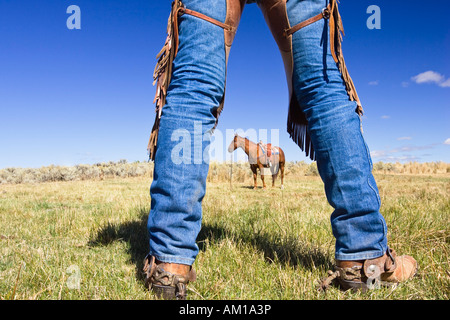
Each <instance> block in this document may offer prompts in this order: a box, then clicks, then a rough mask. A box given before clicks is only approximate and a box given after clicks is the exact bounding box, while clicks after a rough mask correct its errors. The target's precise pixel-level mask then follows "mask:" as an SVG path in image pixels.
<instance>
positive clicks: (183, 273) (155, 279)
mask: <svg viewBox="0 0 450 320" xmlns="http://www.w3.org/2000/svg"><path fill="white" fill-rule="evenodd" d="M144 274H145V286H146V287H147V288H148V289H149V290H152V291H153V292H154V293H155V294H156V296H157V297H158V298H160V299H164V300H175V299H176V300H186V297H187V284H188V283H189V281H195V279H196V274H195V271H194V270H193V269H192V267H191V266H189V265H185V264H177V263H164V262H160V261H158V260H156V259H155V257H153V256H150V255H148V256H147V257H145V260H144Z"/></svg>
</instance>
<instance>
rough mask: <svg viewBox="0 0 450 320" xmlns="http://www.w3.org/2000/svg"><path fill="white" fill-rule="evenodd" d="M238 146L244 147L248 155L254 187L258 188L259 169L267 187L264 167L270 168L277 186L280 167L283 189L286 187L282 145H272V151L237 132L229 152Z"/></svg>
mask: <svg viewBox="0 0 450 320" xmlns="http://www.w3.org/2000/svg"><path fill="white" fill-rule="evenodd" d="M268 146H270V145H268ZM237 148H242V150H244V152H245V153H246V154H247V156H248V162H249V163H250V169H251V170H252V172H253V180H254V189H256V188H257V182H256V178H257V170H258V169H259V172H260V174H261V180H262V183H263V187H264V188H266V183H265V182H264V175H263V171H264V168H270V171H271V174H272V187H274V186H275V180H276V178H277V175H278V169H279V170H280V171H281V189H283V188H284V187H283V179H284V164H285V157H284V152H283V150H282V149H281V148H280V147H277V146H276V147H274V146H270V149H271V151H272V152H270V151H269V150H268V148H265V147H264V146H262V145H261V144H259V143H258V144H256V143H254V142H252V141H250V140H248V139H247V138H242V137H240V136H239V135H237V134H235V136H234V139H233V141H232V142H231V143H230V145H229V147H228V152H233V151H234V150H236V149H237ZM264 149H265V150H264ZM274 151H275V152H274ZM270 153H271V154H270Z"/></svg>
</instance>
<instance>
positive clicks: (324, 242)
mask: <svg viewBox="0 0 450 320" xmlns="http://www.w3.org/2000/svg"><path fill="white" fill-rule="evenodd" d="M125 165H130V166H133V165H134V166H136V168H140V166H141V165H142V166H144V165H145V166H147V167H149V168H151V164H145V163H135V164H127V163H121V164H114V165H113V166H116V167H119V166H125ZM375 166H376V164H375ZM104 167H105V168H104V170H107V169H108V168H107V167H108V166H107V165H104ZM393 167H394V168H397V169H396V170H404V172H403V173H402V172H399V171H397V172H395V173H392V172H391V171H389V170H392V169H388V168H391V165H388V164H383V165H382V166H381V165H380V167H379V168H378V169H377V170H376V171H375V175H376V179H377V182H378V185H379V189H380V196H381V198H382V212H383V215H384V216H385V218H386V221H387V223H388V226H389V231H388V237H389V243H390V246H391V247H393V248H394V249H396V251H397V252H399V253H400V254H403V253H407V254H411V255H413V256H414V257H415V258H416V259H417V260H418V262H419V264H420V271H419V274H418V275H417V276H416V278H415V279H413V280H412V281H409V282H407V283H405V284H402V285H401V286H399V287H398V288H397V289H395V290H391V289H379V290H373V291H371V292H369V293H367V294H361V293H350V292H346V293H344V292H341V291H339V290H337V289H335V288H331V289H330V290H329V291H328V292H327V293H326V294H323V293H319V292H318V291H317V290H316V284H317V281H318V280H319V279H320V278H322V277H323V276H324V275H325V274H326V271H327V270H328V269H329V268H331V266H332V264H333V255H334V239H333V236H332V234H331V227H330V225H329V215H330V213H331V211H332V208H331V207H330V206H329V205H328V203H327V202H326V199H325V196H324V192H323V185H322V182H321V181H320V178H319V177H318V176H317V172H316V171H315V170H314V165H308V164H305V163H289V164H288V166H287V170H286V182H285V189H284V190H281V189H279V188H273V189H272V188H268V189H267V190H263V189H257V190H252V189H251V188H249V187H250V186H251V184H252V178H251V173H250V170H249V169H248V166H247V165H245V164H233V181H232V184H230V181H229V177H230V175H229V169H230V168H229V165H226V164H222V165H219V164H211V170H210V175H209V177H208V189H207V195H206V197H205V199H204V203H203V210H204V211H203V213H204V217H203V228H202V230H201V232H200V234H199V237H198V239H197V240H198V245H199V248H200V253H199V256H198V258H197V260H196V262H195V264H194V267H195V269H196V270H197V274H198V280H197V281H196V282H194V283H192V284H191V285H190V288H191V293H190V298H191V299H208V300H212V299H257V300H259V299H261V300H263V299H275V300H281V299H283V300H296V299H312V300H316V299H442V300H448V299H449V298H450V268H449V262H450V261H449V254H450V252H449V251H450V250H449V249H450V248H449V244H450V230H449V223H450V214H449V213H450V197H449V194H450V174H449V173H448V167H449V165H448V164H442V163H437V164H427V166H425V165H423V164H411V165H410V166H405V165H400V166H397V167H396V165H395V164H394V165H393ZM424 167H425V168H426V169H425V170H424V171H423V170H422V169H423V168H424ZM428 168H430V169H428ZM22 170H26V169H22ZM383 170H386V174H385V173H384V171H383ZM411 170H413V172H415V173H416V174H410V173H408V171H410V172H411ZM414 170H417V171H414ZM427 170H428V171H427ZM10 171H11V170H10ZM143 171H144V172H145V173H144V174H138V175H136V176H130V175H129V174H127V173H126V170H123V171H118V172H125V173H123V176H122V177H120V176H119V175H111V176H103V177H101V176H94V177H93V178H91V179H88V178H82V177H81V176H78V177H77V178H74V179H72V180H70V181H50V182H45V183H37V182H25V181H24V180H22V183H2V184H0V297H1V299H139V300H140V299H154V296H153V295H152V294H151V293H148V292H147V291H146V290H145V288H144V286H143V282H142V275H141V273H140V270H141V268H142V260H143V258H144V256H145V255H146V253H147V250H148V242H147V241H148V237H147V232H146V220H147V215H148V210H149V207H150V195H149V186H150V182H151V170H147V169H146V170H143ZM86 172H88V171H86ZM105 172H106V171H105ZM111 172H112V171H111ZM405 173H407V174H405ZM110 177H111V178H110ZM112 177H114V178H112ZM102 179H103V180H102ZM259 183H260V182H259ZM260 185H261V184H260ZM277 185H279V181H277Z"/></svg>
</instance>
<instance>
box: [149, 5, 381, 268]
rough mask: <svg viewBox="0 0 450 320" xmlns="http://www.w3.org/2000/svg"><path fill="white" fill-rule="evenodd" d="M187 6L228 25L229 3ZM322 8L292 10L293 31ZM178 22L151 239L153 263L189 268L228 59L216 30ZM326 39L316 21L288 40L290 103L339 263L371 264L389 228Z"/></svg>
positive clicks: (190, 20) (184, 19)
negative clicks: (299, 114) (303, 124)
mask: <svg viewBox="0 0 450 320" xmlns="http://www.w3.org/2000/svg"><path fill="white" fill-rule="evenodd" d="M262 1H264V0H262ZM183 2H184V4H185V5H186V7H187V8H189V9H191V10H195V11H198V12H200V13H203V14H205V15H207V16H209V17H212V18H214V19H217V20H219V21H224V20H225V16H226V2H225V0H208V1H206V0H204V1H198V0H197V1H194V0H184V1H183ZM325 6H326V1H325V0H310V1H305V0H303V1H300V0H291V1H288V2H287V13H288V18H289V22H290V24H291V25H295V24H297V23H299V22H301V21H304V20H306V19H308V18H310V17H311V16H314V15H316V14H318V13H320V12H321V10H322V9H323V8H324V7H325ZM243 18H245V16H244V17H243ZM179 21H180V22H179V50H178V54H177V56H176V58H175V60H174V64H173V73H172V80H171V83H170V87H169V90H168V93H167V100H166V105H165V106H164V108H163V111H162V115H161V122H160V129H159V138H158V146H157V150H156V154H155V168H154V178H153V182H152V184H151V188H150V193H151V210H150V214H149V218H148V231H149V235H150V254H151V255H153V256H155V257H156V259H158V260H160V261H163V262H171V263H180V264H188V265H191V264H192V263H193V262H194V261H195V258H196V256H197V254H198V247H197V245H196V238H197V235H198V233H199V231H200V228H201V220H202V207H201V204H202V199H203V197H204V195H205V191H206V177H207V174H208V166H209V165H208V159H207V148H208V147H209V144H210V135H211V133H212V129H213V127H214V124H215V121H216V118H215V116H214V114H215V110H216V108H217V107H218V105H219V104H220V101H221V99H222V97H223V95H224V87H225V77H226V57H225V45H224V33H223V29H222V28H220V27H218V26H216V25H214V24H212V23H209V22H207V21H204V20H202V19H199V18H196V17H193V16H190V15H186V14H185V15H182V16H181V17H180V19H179ZM327 29H328V21H327V20H324V19H322V20H320V21H318V22H315V23H313V24H311V25H309V26H308V27H305V28H303V29H301V30H299V31H297V32H295V33H294V34H293V38H292V43H293V54H294V70H293V87H294V93H295V95H296V98H297V100H298V102H299V105H300V107H301V109H302V111H303V112H304V114H305V115H306V118H307V120H308V130H309V133H310V135H311V140H312V143H313V146H314V149H315V152H316V158H317V165H318V169H319V173H320V176H321V178H322V180H323V182H324V186H325V193H326V196H327V199H328V202H329V203H330V205H331V206H332V207H333V208H334V212H333V213H332V215H331V226H332V230H333V235H334V237H335V238H336V246H335V258H336V259H338V260H364V259H372V258H376V257H380V256H382V255H383V254H384V253H385V252H386V250H387V238H386V233H387V227H386V223H385V221H384V218H383V216H382V215H381V214H380V212H379V208H380V198H379V195H378V189H377V186H376V183H375V180H374V177H373V176H372V173H371V170H372V162H371V158H370V154H369V150H368V147H367V145H366V143H365V141H364V138H363V136H362V133H361V129H360V118H359V116H358V114H357V113H356V112H355V108H356V103H355V102H354V101H350V100H349V97H348V95H347V92H346V90H345V84H344V82H343V80H342V77H341V74H340V71H339V70H338V68H337V65H336V63H335V62H334V60H333V58H332V56H331V52H330V48H329V41H328V38H327ZM205 151H206V152H205Z"/></svg>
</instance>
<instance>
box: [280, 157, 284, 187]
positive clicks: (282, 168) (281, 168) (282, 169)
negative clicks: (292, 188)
mask: <svg viewBox="0 0 450 320" xmlns="http://www.w3.org/2000/svg"><path fill="white" fill-rule="evenodd" d="M280 171H281V189H284V185H283V178H284V162H280Z"/></svg>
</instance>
